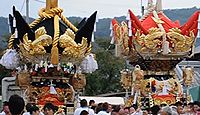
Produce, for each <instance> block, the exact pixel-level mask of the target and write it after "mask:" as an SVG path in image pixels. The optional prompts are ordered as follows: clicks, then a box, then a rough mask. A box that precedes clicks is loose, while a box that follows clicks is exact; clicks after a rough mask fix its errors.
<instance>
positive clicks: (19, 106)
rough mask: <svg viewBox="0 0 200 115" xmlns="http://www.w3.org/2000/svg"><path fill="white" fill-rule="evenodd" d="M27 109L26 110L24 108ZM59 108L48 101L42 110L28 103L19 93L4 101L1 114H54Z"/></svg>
mask: <svg viewBox="0 0 200 115" xmlns="http://www.w3.org/2000/svg"><path fill="white" fill-rule="evenodd" d="M24 109H26V110H24ZM57 110H58V107H57V106H54V105H53V104H52V103H46V104H45V105H44V107H43V109H42V110H40V109H39V107H38V106H37V105H35V104H31V103H27V104H26V106H25V101H24V99H23V98H22V97H21V96H19V95H16V94H15V95H12V96H11V97H10V98H9V101H8V102H7V101H5V102H3V109H2V112H1V113H0V115H54V114H55V113H56V112H57Z"/></svg>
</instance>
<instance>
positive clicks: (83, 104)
mask: <svg viewBox="0 0 200 115" xmlns="http://www.w3.org/2000/svg"><path fill="white" fill-rule="evenodd" d="M83 110H86V111H87V112H88V113H89V115H94V110H92V109H90V108H89V107H88V105H87V100H86V99H82V100H81V102H80V107H79V108H77V109H76V110H75V111H74V115H80V114H81V111H83Z"/></svg>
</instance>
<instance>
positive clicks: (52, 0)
mask: <svg viewBox="0 0 200 115" xmlns="http://www.w3.org/2000/svg"><path fill="white" fill-rule="evenodd" d="M56 7H58V0H46V11H49V10H50V9H51V8H56Z"/></svg>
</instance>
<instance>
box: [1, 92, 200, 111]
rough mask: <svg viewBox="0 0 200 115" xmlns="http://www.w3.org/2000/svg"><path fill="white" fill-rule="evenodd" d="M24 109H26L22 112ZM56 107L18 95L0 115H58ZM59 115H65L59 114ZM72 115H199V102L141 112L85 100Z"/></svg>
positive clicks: (178, 103) (10, 99)
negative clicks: (40, 107) (40, 105)
mask: <svg viewBox="0 0 200 115" xmlns="http://www.w3.org/2000/svg"><path fill="white" fill-rule="evenodd" d="M24 108H25V109H26V110H25V111H24ZM57 111H58V107H57V106H54V105H53V104H52V103H46V104H45V105H44V107H43V108H42V109H39V108H38V106H37V105H35V104H31V103H27V104H26V106H25V102H24V99H23V98H22V97H20V96H19V95H12V96H11V97H10V98H9V101H8V102H7V101H5V102H3V110H2V112H1V113H0V115H58V114H57ZM59 115H65V114H64V113H59ZM74 115H200V102H198V101H194V102H192V103H189V104H187V105H185V104H182V103H181V102H176V103H175V104H173V105H167V104H161V105H154V106H153V107H151V108H148V109H145V110H142V109H141V107H139V106H137V105H135V104H133V105H132V106H131V107H126V106H124V105H111V104H109V103H107V102H104V103H98V104H97V103H95V101H94V100H90V101H89V103H88V102H87V100H86V99H82V100H81V101H80V107H78V108H76V109H75V111H74Z"/></svg>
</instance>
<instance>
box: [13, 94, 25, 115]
mask: <svg viewBox="0 0 200 115" xmlns="http://www.w3.org/2000/svg"><path fill="white" fill-rule="evenodd" d="M24 106H25V102H24V99H23V98H22V97H20V96H19V95H16V94H14V95H12V96H11V97H10V98H9V109H10V113H11V115H21V114H22V112H23V110H24Z"/></svg>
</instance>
